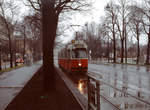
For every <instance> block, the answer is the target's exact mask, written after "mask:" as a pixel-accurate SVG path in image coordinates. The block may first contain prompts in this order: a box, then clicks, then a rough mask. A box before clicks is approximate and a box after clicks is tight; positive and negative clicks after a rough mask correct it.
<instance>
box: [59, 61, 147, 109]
mask: <svg viewBox="0 0 150 110" xmlns="http://www.w3.org/2000/svg"><path fill="white" fill-rule="evenodd" d="M56 65H57V62H56ZM88 73H90V75H92V77H94V78H95V79H97V80H101V81H103V82H106V83H107V84H109V85H111V86H112V87H111V86H108V85H105V84H102V85H101V89H100V91H101V92H100V94H101V95H102V96H104V97H105V98H106V99H108V100H104V98H102V99H101V105H102V106H101V109H102V110H106V108H109V109H111V110H113V107H112V106H111V104H113V105H115V106H116V107H118V108H119V109H121V110H122V109H123V110H150V66H136V65H125V64H108V63H105V64H90V63H89V65H88ZM72 79H73V82H74V84H75V86H76V87H77V88H78V90H79V91H80V93H81V94H83V95H84V96H85V97H87V79H85V78H83V77H80V76H79V75H78V78H74V77H72ZM74 80H75V81H74ZM114 88H118V89H119V90H120V91H122V92H120V91H118V90H116V89H114ZM123 92H126V93H129V95H128V94H125V93H123ZM132 96H133V97H132ZM102 102H103V103H102ZM109 102H111V103H109Z"/></svg>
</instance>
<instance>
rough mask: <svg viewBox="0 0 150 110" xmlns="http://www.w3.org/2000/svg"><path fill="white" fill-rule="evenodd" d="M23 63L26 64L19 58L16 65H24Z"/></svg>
mask: <svg viewBox="0 0 150 110" xmlns="http://www.w3.org/2000/svg"><path fill="white" fill-rule="evenodd" d="M23 63H24V61H23V59H22V58H17V60H16V65H19V64H23Z"/></svg>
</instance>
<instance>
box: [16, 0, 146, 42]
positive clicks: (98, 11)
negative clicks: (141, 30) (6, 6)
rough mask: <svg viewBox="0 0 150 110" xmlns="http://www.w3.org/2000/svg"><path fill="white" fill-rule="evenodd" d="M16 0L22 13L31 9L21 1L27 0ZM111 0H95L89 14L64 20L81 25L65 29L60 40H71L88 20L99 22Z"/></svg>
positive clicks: (75, 15)
mask: <svg viewBox="0 0 150 110" xmlns="http://www.w3.org/2000/svg"><path fill="white" fill-rule="evenodd" d="M16 1H18V2H20V7H21V8H20V13H19V14H20V15H24V14H26V13H27V12H28V11H29V9H28V8H27V7H25V6H24V4H23V3H21V2H22V1H26V0H16ZM109 1H110V0H94V3H93V9H92V10H90V12H89V13H87V14H85V13H83V14H81V13H75V14H73V15H71V18H72V19H71V20H69V21H68V20H67V21H66V20H65V21H64V22H63V24H65V25H79V26H74V27H70V28H69V29H68V30H66V31H65V34H64V35H63V36H61V37H60V40H61V41H62V42H63V43H67V42H69V41H70V40H71V39H72V38H73V36H74V32H75V31H78V30H82V29H83V28H84V24H85V23H86V22H96V23H99V22H100V18H101V17H102V16H104V15H105V12H104V7H105V6H106V4H107V3H108V2H109ZM141 41H142V42H141V44H145V43H146V38H145V37H141Z"/></svg>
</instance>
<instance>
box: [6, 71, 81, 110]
mask: <svg viewBox="0 0 150 110" xmlns="http://www.w3.org/2000/svg"><path fill="white" fill-rule="evenodd" d="M55 79H56V80H55V85H56V89H55V90H53V91H52V92H50V93H47V94H44V93H43V90H42V85H43V84H42V82H43V78H42V71H40V72H38V73H37V74H35V75H34V76H33V77H32V79H31V80H30V81H29V82H28V83H27V85H26V86H25V87H24V88H23V90H22V91H21V92H20V93H19V94H18V95H17V97H15V99H14V100H13V101H12V102H11V103H10V104H9V105H8V106H7V108H6V110H82V108H81V106H80V105H79V103H78V102H77V101H76V99H75V97H74V96H73V95H72V93H71V92H70V90H69V89H68V88H67V86H66V84H65V83H64V81H63V80H62V79H61V77H60V76H59V75H58V73H56V74H55Z"/></svg>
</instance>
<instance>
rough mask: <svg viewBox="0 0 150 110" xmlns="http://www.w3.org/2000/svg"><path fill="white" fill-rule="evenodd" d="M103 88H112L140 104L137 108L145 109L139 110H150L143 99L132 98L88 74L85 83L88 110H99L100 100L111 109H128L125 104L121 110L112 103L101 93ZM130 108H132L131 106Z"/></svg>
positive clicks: (132, 96)
mask: <svg viewBox="0 0 150 110" xmlns="http://www.w3.org/2000/svg"><path fill="white" fill-rule="evenodd" d="M104 86H108V87H109V88H112V89H114V90H116V91H118V92H120V93H121V94H124V95H125V98H126V99H127V98H129V97H130V98H132V100H133V101H136V102H138V103H137V105H138V104H139V103H142V104H143V105H142V104H141V105H140V104H139V105H138V106H139V107H143V106H144V107H145V109H141V110H150V103H149V102H148V101H145V100H144V99H141V98H138V97H137V96H134V95H132V94H130V93H128V92H126V91H124V90H122V89H120V88H117V87H114V86H113V85H111V84H109V83H106V82H105V81H103V80H102V78H101V79H99V77H95V76H92V75H91V74H90V73H88V82H87V90H88V110H101V106H102V105H101V100H102V99H103V100H105V101H106V102H107V103H108V104H109V105H111V107H112V108H113V109H115V110H122V109H128V107H127V105H129V104H125V107H124V108H121V107H120V106H118V105H117V104H115V103H113V102H112V101H111V100H110V99H109V97H107V96H105V95H104V93H102V88H103V87H104ZM131 107H132V106H131Z"/></svg>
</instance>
